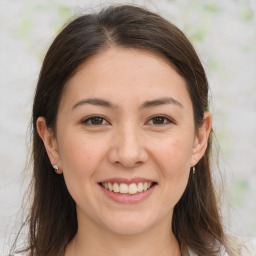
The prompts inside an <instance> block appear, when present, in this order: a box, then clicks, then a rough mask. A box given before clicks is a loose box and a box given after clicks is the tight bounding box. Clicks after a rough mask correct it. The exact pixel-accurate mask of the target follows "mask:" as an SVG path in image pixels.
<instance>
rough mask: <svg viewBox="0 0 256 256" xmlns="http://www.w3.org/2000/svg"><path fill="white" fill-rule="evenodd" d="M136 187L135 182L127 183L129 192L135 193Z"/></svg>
mask: <svg viewBox="0 0 256 256" xmlns="http://www.w3.org/2000/svg"><path fill="white" fill-rule="evenodd" d="M137 192H138V189H137V185H136V184H135V183H132V184H130V185H129V194H132V195H133V194H137Z"/></svg>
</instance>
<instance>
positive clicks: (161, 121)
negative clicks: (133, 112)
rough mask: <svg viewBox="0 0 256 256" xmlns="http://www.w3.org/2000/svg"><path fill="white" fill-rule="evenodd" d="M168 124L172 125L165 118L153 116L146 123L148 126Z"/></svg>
mask: <svg viewBox="0 0 256 256" xmlns="http://www.w3.org/2000/svg"><path fill="white" fill-rule="evenodd" d="M169 123H172V121H171V120H170V119H169V118H167V117H165V116H155V117H153V118H151V119H150V120H149V121H148V124H151V125H163V124H169Z"/></svg>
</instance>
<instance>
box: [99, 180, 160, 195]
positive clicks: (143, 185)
mask: <svg viewBox="0 0 256 256" xmlns="http://www.w3.org/2000/svg"><path fill="white" fill-rule="evenodd" d="M99 185H100V186H101V187H103V188H104V189H106V190H109V191H111V192H114V193H116V194H124V195H136V194H140V193H142V192H145V191H147V190H149V189H151V188H152V187H153V186H156V185H157V183H156V182H138V183H130V184H128V183H118V182H100V183H99Z"/></svg>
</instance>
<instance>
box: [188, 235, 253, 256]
mask: <svg viewBox="0 0 256 256" xmlns="http://www.w3.org/2000/svg"><path fill="white" fill-rule="evenodd" d="M232 241H233V242H234V243H235V244H237V247H236V250H237V251H239V253H238V252H237V254H235V255H237V256H256V238H244V237H233V238H232ZM218 255H219V256H229V255H230V254H229V253H228V252H227V251H226V248H225V247H224V246H221V251H220V254H218ZM232 255H234V254H232ZM189 256H198V255H197V254H195V253H193V252H192V251H191V250H189Z"/></svg>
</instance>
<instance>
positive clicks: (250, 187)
mask: <svg viewBox="0 0 256 256" xmlns="http://www.w3.org/2000/svg"><path fill="white" fill-rule="evenodd" d="M124 2H127V3H136V4H141V5H144V6H147V7H149V8H151V9H153V10H157V11H159V12H160V13H161V14H162V15H164V16H165V17H166V18H168V19H169V20H170V21H172V22H173V23H174V24H176V25H177V26H178V27H180V28H181V29H182V30H183V31H184V32H185V33H186V34H187V36H188V37H189V38H190V39H191V40H192V42H193V44H194V46H195V47H196V49H197V51H198V53H199V55H200V57H201V60H202V62H203V63H204V65H205V67H206V70H207V73H208V76H209V81H210V86H211V91H212V97H213V99H212V111H213V115H214V128H215V132H216V135H217V138H218V141H219V144H220V147H221V148H222V151H221V164H220V165H221V172H225V173H226V176H227V184H228V185H227V190H228V191H230V196H229V202H231V205H232V208H231V217H230V226H229V229H230V231H232V232H233V233H236V234H241V235H256V199H255V195H256V161H255V159H256V16H255V15H256V1H255V0H247V1H245V0H236V1H235V0H226V1H221V0H216V1H207V0H192V1H189V0H179V1H178V0H172V1H168V0H158V1H153V0H151V1H149V0H147V1H146V0H145V1H95V0H94V1H89V0H87V1H86V0H83V1H82V0H81V1H78V0H77V1H76V0H62V1H57V0H51V1H43V0H41V1H40V0H34V1H32V0H30V1H29V0H11V1H10V0H1V1H0V251H1V249H2V248H3V247H7V246H8V243H9V242H8V237H9V236H10V233H11V232H14V233H15V231H16V228H14V229H13V230H12V229H11V227H12V225H13V223H14V220H15V218H16V216H17V211H18V209H19V207H20V204H21V200H22V194H23V192H24V189H25V187H26V182H27V180H28V179H29V177H28V176H26V177H25V178H24V176H23V173H22V170H23V169H24V167H25V161H26V154H27V153H26V152H27V146H26V141H27V139H26V134H27V129H28V124H29V121H30V113H31V104H32V98H33V92H34V87H35V84H36V81H37V76H38V72H39V69H40V63H41V61H42V58H43V56H44V53H45V51H46V49H47V47H48V46H49V44H50V43H51V41H52V39H53V38H54V35H55V34H56V32H57V31H58V30H59V29H60V27H61V26H62V25H63V24H64V22H65V21H66V20H67V19H68V18H69V17H71V16H72V15H73V14H74V13H80V12H83V11H86V10H88V9H92V8H94V7H99V6H104V5H106V4H107V3H124ZM225 212H226V211H225ZM227 225H228V224H227Z"/></svg>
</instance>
